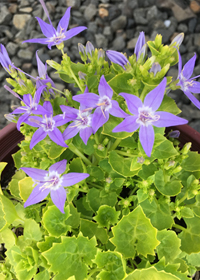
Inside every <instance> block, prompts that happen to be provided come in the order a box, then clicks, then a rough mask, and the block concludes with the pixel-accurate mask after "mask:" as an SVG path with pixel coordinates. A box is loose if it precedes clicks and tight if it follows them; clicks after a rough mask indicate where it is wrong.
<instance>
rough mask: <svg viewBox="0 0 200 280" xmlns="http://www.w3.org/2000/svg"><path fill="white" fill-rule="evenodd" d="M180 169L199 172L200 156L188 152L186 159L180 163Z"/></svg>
mask: <svg viewBox="0 0 200 280" xmlns="http://www.w3.org/2000/svg"><path fill="white" fill-rule="evenodd" d="M181 167H182V168H183V169H184V170H186V171H190V172H195V171H200V154H198V153H197V152H191V151H189V152H188V157H187V158H186V159H184V160H183V161H182V164H181Z"/></svg>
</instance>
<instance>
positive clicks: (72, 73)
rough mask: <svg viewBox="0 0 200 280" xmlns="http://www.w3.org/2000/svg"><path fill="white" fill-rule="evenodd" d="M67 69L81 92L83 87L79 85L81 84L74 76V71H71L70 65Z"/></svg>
mask: <svg viewBox="0 0 200 280" xmlns="http://www.w3.org/2000/svg"><path fill="white" fill-rule="evenodd" d="M69 69H70V72H71V75H72V77H73V78H74V80H75V82H76V83H77V85H78V86H79V88H80V90H81V91H82V92H84V88H83V87H82V86H81V84H80V83H79V80H78V79H77V78H76V76H75V74H74V72H73V71H72V69H71V67H69Z"/></svg>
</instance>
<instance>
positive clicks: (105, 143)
mask: <svg viewBox="0 0 200 280" xmlns="http://www.w3.org/2000/svg"><path fill="white" fill-rule="evenodd" d="M108 142H109V139H108V138H107V137H106V138H105V139H104V140H103V144H104V145H105V146H106V145H107V144H108Z"/></svg>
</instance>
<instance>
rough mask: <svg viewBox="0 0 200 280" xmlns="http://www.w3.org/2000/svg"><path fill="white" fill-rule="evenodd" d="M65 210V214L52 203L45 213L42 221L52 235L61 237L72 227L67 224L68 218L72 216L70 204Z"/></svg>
mask: <svg viewBox="0 0 200 280" xmlns="http://www.w3.org/2000/svg"><path fill="white" fill-rule="evenodd" d="M64 211H65V214H63V213H62V212H60V210H59V209H58V208H57V207H56V206H55V205H52V206H49V207H48V208H47V211H46V212H45V213H44V215H43V219H42V221H43V224H44V227H45V229H46V230H47V231H48V232H49V234H50V235H52V236H55V237H60V236H61V235H65V234H66V233H67V232H68V231H69V230H70V229H71V226H69V225H68V224H66V221H67V219H68V218H69V217H70V209H69V205H67V206H66V207H65V208H64Z"/></svg>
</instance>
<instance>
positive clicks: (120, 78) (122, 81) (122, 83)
mask: <svg viewBox="0 0 200 280" xmlns="http://www.w3.org/2000/svg"><path fill="white" fill-rule="evenodd" d="M120 70H121V67H120ZM131 78H133V76H132V75H131V74H129V73H122V74H118V75H116V76H114V78H112V79H111V80H110V81H109V82H108V84H109V85H110V86H111V88H112V89H113V90H114V91H115V92H116V93H118V94H119V93H120V92H126V93H132V86H130V85H129V84H128V83H127V82H128V80H130V79H131Z"/></svg>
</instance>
